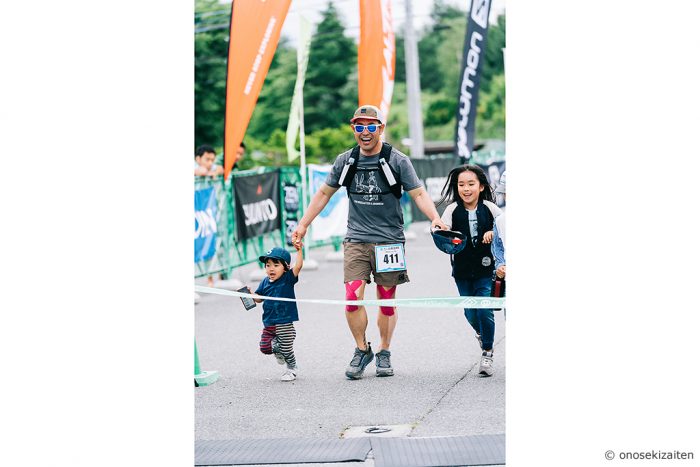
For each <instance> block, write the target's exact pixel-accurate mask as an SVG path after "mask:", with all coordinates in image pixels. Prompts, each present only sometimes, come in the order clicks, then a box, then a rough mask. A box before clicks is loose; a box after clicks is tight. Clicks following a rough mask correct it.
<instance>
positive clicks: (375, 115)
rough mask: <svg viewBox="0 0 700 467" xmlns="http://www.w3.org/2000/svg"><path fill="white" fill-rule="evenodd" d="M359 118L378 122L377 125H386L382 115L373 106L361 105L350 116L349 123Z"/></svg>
mask: <svg viewBox="0 0 700 467" xmlns="http://www.w3.org/2000/svg"><path fill="white" fill-rule="evenodd" d="M360 118H367V119H371V120H378V121H379V123H386V121H385V119H384V113H383V112H382V111H381V110H379V109H378V108H377V107H375V106H373V105H361V106H360V107H358V108H357V110H356V111H355V114H354V115H353V116H352V119H351V120H350V123H353V122H354V121H355V120H358V119H360Z"/></svg>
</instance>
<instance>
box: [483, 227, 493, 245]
mask: <svg viewBox="0 0 700 467" xmlns="http://www.w3.org/2000/svg"><path fill="white" fill-rule="evenodd" d="M491 240H493V230H489V231H488V232H486V233H485V234H484V243H491Z"/></svg>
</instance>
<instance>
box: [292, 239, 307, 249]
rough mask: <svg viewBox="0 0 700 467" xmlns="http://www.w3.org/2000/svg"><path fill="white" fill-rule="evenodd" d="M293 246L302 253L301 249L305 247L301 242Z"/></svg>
mask: <svg viewBox="0 0 700 467" xmlns="http://www.w3.org/2000/svg"><path fill="white" fill-rule="evenodd" d="M293 245H294V248H295V249H296V250H297V251H301V249H302V248H303V247H304V243H303V242H302V241H301V240H299V241H297V242H294V243H293Z"/></svg>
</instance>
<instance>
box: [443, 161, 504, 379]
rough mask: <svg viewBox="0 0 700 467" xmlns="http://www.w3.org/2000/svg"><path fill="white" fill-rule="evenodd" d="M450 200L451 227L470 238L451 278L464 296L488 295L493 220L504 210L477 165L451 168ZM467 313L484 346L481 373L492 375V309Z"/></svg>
mask: <svg viewBox="0 0 700 467" xmlns="http://www.w3.org/2000/svg"><path fill="white" fill-rule="evenodd" d="M445 201H447V202H449V203H451V204H449V205H448V206H447V207H446V208H445V211H444V212H443V214H442V222H443V223H444V224H445V225H447V227H448V229H450V230H456V231H458V232H461V233H463V234H464V235H465V236H466V237H467V244H466V246H465V247H464V249H463V250H462V251H460V252H459V253H457V254H455V255H454V259H453V261H452V277H454V279H455V283H456V284H457V290H459V294H460V295H462V296H469V297H488V296H490V295H491V280H492V276H493V271H494V266H493V255H492V254H491V241H492V240H493V219H494V218H495V217H496V216H498V215H499V214H501V210H500V209H499V208H498V206H496V204H495V203H493V194H492V193H491V187H490V186H489V182H488V179H487V178H486V173H485V172H484V171H483V169H481V167H479V166H477V165H463V166H460V167H457V168H455V169H452V171H450V173H449V175H448V176H447V182H446V183H445V186H444V187H443V188H442V198H441V199H440V203H443V202H445ZM464 316H465V317H466V318H467V321H468V322H469V324H470V325H471V327H472V328H474V330H475V331H476V338H477V340H478V341H479V345H480V347H481V350H482V353H481V362H480V364H479V374H481V375H483V376H491V375H492V374H493V369H492V365H493V337H494V333H495V330H496V326H495V322H494V319H493V310H492V309H473V308H465V309H464Z"/></svg>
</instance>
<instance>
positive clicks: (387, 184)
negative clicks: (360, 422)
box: [292, 105, 445, 379]
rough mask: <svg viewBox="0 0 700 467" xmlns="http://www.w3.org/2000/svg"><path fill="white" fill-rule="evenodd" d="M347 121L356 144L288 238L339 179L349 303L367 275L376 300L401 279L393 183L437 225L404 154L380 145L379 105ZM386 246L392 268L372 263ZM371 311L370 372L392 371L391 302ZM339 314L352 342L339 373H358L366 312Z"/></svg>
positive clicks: (365, 352) (365, 358) (365, 345)
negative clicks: (343, 192) (344, 197)
mask: <svg viewBox="0 0 700 467" xmlns="http://www.w3.org/2000/svg"><path fill="white" fill-rule="evenodd" d="M350 122H351V126H352V128H353V131H354V135H355V141H356V142H357V146H356V147H355V148H353V149H351V150H348V151H346V152H344V153H342V154H340V155H339V156H338V157H337V158H336V160H335V163H334V164H333V168H332V169H331V172H330V174H329V175H328V177H327V178H326V181H325V183H323V184H322V185H321V187H320V188H319V190H318V191H317V192H316V194H315V195H314V196H313V198H312V199H311V202H310V203H309V206H308V207H307V208H306V210H305V212H304V216H303V217H302V218H301V220H300V221H299V224H298V226H297V228H296V230H295V231H294V233H293V234H292V241H294V242H298V241H300V240H301V239H302V238H304V235H306V231H307V229H308V227H309V225H310V224H311V222H312V221H313V220H314V219H315V218H316V216H317V215H318V214H319V213H320V212H321V211H322V210H323V208H324V207H325V206H326V204H328V201H329V200H330V199H331V197H332V196H333V194H334V193H335V192H336V191H337V190H338V188H340V187H341V185H342V186H346V188H347V190H348V198H349V200H350V206H349V211H348V225H347V234H346V236H345V240H344V242H343V252H344V260H343V261H344V264H343V276H344V277H343V282H344V283H345V298H346V300H349V301H354V300H362V299H363V297H364V293H365V285H366V284H368V283H369V282H370V281H371V278H372V277H374V281H375V282H376V283H377V298H378V299H380V300H383V299H393V298H394V297H395V295H396V286H397V285H399V284H403V283H405V282H408V281H409V279H408V273H407V271H406V268H405V261H403V264H404V266H403V267H400V263H401V262H402V261H399V260H403V259H404V258H403V257H399V256H402V255H403V252H404V251H403V246H404V243H405V236H404V231H403V224H404V221H403V212H402V210H401V204H400V202H399V197H400V193H401V189H402V188H403V190H405V191H407V192H408V194H409V195H410V196H411V198H412V199H413V201H414V202H415V203H416V205H417V206H418V208H419V209H420V210H421V211H422V212H423V214H425V215H426V217H427V218H428V219H430V220H431V223H432V226H433V227H436V226H439V227H441V228H444V227H445V226H444V224H443V223H442V221H441V220H440V216H439V214H438V212H437V210H436V209H435V204H433V201H432V200H431V199H430V196H429V195H428V193H427V192H426V191H425V189H424V188H423V185H422V183H421V181H420V179H419V178H418V177H417V175H416V172H415V170H414V168H413V165H412V164H411V160H410V159H409V158H408V157H407V156H406V155H404V154H402V153H401V152H399V151H397V150H396V149H395V148H392V147H391V146H389V145H386V144H384V143H382V140H381V136H382V134H383V132H384V128H385V123H386V120H385V118H384V115H383V114H382V112H381V110H379V109H378V108H377V107H375V106H372V105H363V106H360V107H359V108H358V109H357V110H356V111H355V113H354V115H353V117H352V119H351V120H350ZM382 161H384V162H385V164H382ZM392 181H393V183H392ZM397 194H398V197H397ZM389 245H393V246H389ZM389 250H391V251H392V259H396V260H397V261H396V263H394V265H395V266H399V267H398V268H392V267H390V265H389V264H387V263H383V264H382V265H381V267H380V268H379V269H378V268H377V264H376V262H375V261H376V259H377V255H378V254H379V257H380V259H382V258H384V257H386V258H388V254H384V253H383V252H384V251H386V252H388V251H389ZM394 254H395V255H396V256H393V255H394ZM385 264H386V266H385ZM379 311H380V312H379V314H378V316H377V327H378V328H379V335H380V338H381V344H380V346H379V351H378V352H377V355H376V369H377V373H376V374H377V376H392V375H393V374H394V368H393V367H392V365H391V360H390V357H391V352H390V350H389V348H390V345H391V338H392V335H393V333H394V329H395V327H396V321H397V314H396V310H395V307H390V306H380V308H379ZM345 317H346V319H347V322H348V327H349V328H350V332H351V333H352V336H353V338H354V339H355V344H356V347H355V351H354V353H353V357H352V360H351V361H350V364H349V365H348V367H347V369H346V371H345V376H346V377H347V378H349V379H358V378H361V377H362V374H363V372H364V370H365V367H366V366H367V365H368V364H369V363H370V362H371V361H372V359H373V357H374V353H373V351H372V347H371V345H370V342H367V339H366V335H365V332H366V330H367V312H366V310H365V307H364V306H354V305H348V306H346V307H345Z"/></svg>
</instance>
